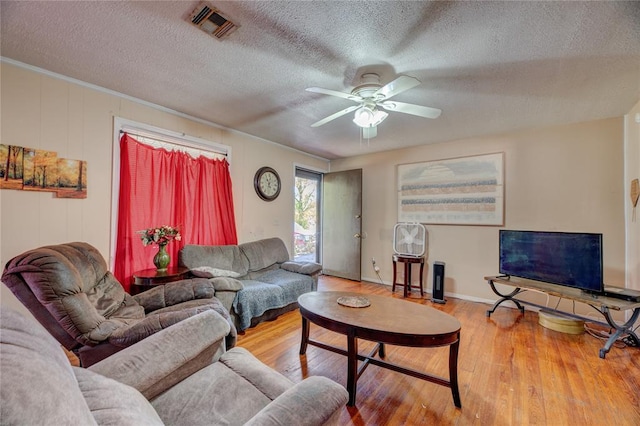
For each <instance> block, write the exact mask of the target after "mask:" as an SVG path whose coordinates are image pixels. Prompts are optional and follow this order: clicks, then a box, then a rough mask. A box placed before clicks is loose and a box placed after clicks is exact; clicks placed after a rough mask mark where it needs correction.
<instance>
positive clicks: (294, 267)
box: [280, 261, 322, 275]
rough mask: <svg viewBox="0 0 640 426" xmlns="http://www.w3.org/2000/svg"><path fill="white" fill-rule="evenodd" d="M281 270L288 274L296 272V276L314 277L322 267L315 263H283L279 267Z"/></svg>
mask: <svg viewBox="0 0 640 426" xmlns="http://www.w3.org/2000/svg"><path fill="white" fill-rule="evenodd" d="M280 267H281V268H282V269H284V270H285V271H289V272H297V273H298V274H305V275H315V274H319V273H320V271H321V270H322V265H320V264H319V263H315V262H293V261H289V262H284V263H283V264H282V265H280Z"/></svg>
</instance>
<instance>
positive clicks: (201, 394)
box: [151, 362, 271, 426]
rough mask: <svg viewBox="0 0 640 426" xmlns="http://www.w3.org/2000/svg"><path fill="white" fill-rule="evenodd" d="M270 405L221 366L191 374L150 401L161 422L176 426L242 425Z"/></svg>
mask: <svg viewBox="0 0 640 426" xmlns="http://www.w3.org/2000/svg"><path fill="white" fill-rule="evenodd" d="M193 389H198V392H197V393H194V392H193ZM270 402H271V399H269V398H268V397H267V396H265V395H264V394H263V393H262V392H260V391H259V390H258V389H256V388H255V387H254V386H253V385H252V384H251V383H250V382H249V381H247V380H245V379H243V378H242V377H239V376H238V374H236V373H235V372H234V371H233V370H231V369H229V368H228V367H227V366H225V365H224V364H222V363H220V362H216V363H214V364H211V365H209V366H207V367H205V368H203V369H202V370H200V371H198V373H197V374H192V375H191V376H189V377H187V378H186V379H184V380H183V381H182V382H180V383H178V384H176V385H175V386H173V387H172V388H170V389H168V390H167V391H166V392H164V393H162V394H160V395H158V396H157V397H156V398H154V399H152V400H151V404H152V405H153V407H154V408H155V410H156V412H157V413H158V415H159V416H160V418H161V419H162V421H163V422H164V423H165V424H167V425H177V426H179V425H184V426H192V425H205V424H219V425H242V424H244V423H246V422H248V421H249V420H250V419H251V418H252V417H253V416H254V415H255V414H256V413H257V412H259V411H260V410H261V409H262V408H263V407H264V406H265V405H267V404H269V403H270Z"/></svg>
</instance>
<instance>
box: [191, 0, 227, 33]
mask: <svg viewBox="0 0 640 426" xmlns="http://www.w3.org/2000/svg"><path fill="white" fill-rule="evenodd" d="M190 20H191V23H192V24H193V25H195V26H196V27H198V28H200V29H201V30H202V31H204V32H205V33H207V34H209V35H211V36H214V37H215V38H218V39H220V38H222V37H224V36H226V35H228V34H229V33H231V32H232V31H233V30H235V29H236V28H237V25H236V24H234V23H233V22H231V21H229V20H228V19H227V18H225V17H224V16H222V15H221V14H220V12H218V9H216V8H215V7H213V6H211V5H208V4H206V3H200V5H199V6H198V7H196V8H195V10H194V11H193V12H192V13H191V16H190Z"/></svg>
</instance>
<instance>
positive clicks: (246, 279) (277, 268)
mask: <svg viewBox="0 0 640 426" xmlns="http://www.w3.org/2000/svg"><path fill="white" fill-rule="evenodd" d="M179 263H180V265H181V266H185V267H187V268H189V269H190V270H191V273H192V274H194V275H196V276H198V277H206V278H209V279H210V280H211V282H212V283H213V286H214V288H215V296H216V298H218V299H219V300H220V301H221V302H222V305H223V306H224V307H225V308H227V309H228V311H229V313H230V314H231V318H232V319H233V321H234V324H235V326H236V328H237V329H238V330H239V331H242V330H245V329H247V328H249V327H253V326H255V325H256V324H258V323H260V322H262V321H266V320H271V319H274V318H275V317H277V316H278V315H280V314H282V313H284V312H287V311H291V310H294V309H296V308H297V307H298V303H297V300H298V296H300V295H301V294H304V293H307V292H310V291H316V290H317V288H318V275H320V271H321V270H322V266H321V265H319V264H317V263H313V262H293V261H290V260H289V252H288V251H287V248H286V246H285V245H284V242H283V241H282V240H281V239H280V238H268V239H263V240H258V241H252V242H248V243H244V244H240V245H227V246H203V245H186V246H184V247H183V248H182V250H180V255H179Z"/></svg>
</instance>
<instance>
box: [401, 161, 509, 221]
mask: <svg viewBox="0 0 640 426" xmlns="http://www.w3.org/2000/svg"><path fill="white" fill-rule="evenodd" d="M397 183H398V187H397V191H398V221H399V222H419V223H425V224H443V225H492V226H502V225H504V153H502V152H499V153H494V154H485V155H476V156H469V157H460V158H450V159H445V160H435V161H426V162H422V163H412V164H400V165H398V166H397Z"/></svg>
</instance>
